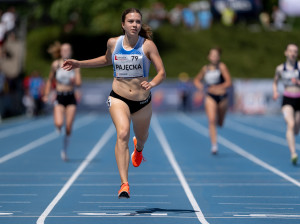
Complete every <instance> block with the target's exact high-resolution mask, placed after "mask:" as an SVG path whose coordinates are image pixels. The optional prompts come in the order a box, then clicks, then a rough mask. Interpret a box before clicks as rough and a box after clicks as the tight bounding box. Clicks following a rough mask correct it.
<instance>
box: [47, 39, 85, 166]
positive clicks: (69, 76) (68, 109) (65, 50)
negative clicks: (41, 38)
mask: <svg viewBox="0 0 300 224" xmlns="http://www.w3.org/2000/svg"><path fill="white" fill-rule="evenodd" d="M71 54H72V48H71V45H70V44H68V43H65V44H62V45H61V47H60V55H61V58H60V59H57V60H55V61H54V62H53V63H52V65H51V70H50V73H49V78H48V80H47V82H46V87H45V95H44V101H45V102H48V96H49V93H50V91H51V84H52V81H53V80H55V81H56V82H55V83H56V100H55V101H54V124H55V126H56V128H57V131H58V132H59V133H60V131H61V128H62V126H63V123H64V119H65V123H66V133H65V136H64V141H63V148H62V150H61V158H62V159H63V160H64V161H67V160H68V158H67V148H68V144H69V140H70V135H71V132H72V125H73V121H74V118H75V113H76V102H77V100H79V97H80V96H79V95H80V94H79V92H78V91H76V93H75V88H77V87H79V86H80V85H81V76H80V70H79V68H76V69H74V70H73V71H66V70H64V69H62V68H61V66H62V64H63V62H64V60H66V59H68V58H70V57H71ZM75 96H76V97H75ZM76 99H77V100H76Z"/></svg>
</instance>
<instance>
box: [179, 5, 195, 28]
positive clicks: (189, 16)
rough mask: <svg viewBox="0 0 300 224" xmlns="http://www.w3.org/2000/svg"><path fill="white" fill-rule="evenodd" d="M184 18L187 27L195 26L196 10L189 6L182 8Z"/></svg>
mask: <svg viewBox="0 0 300 224" xmlns="http://www.w3.org/2000/svg"><path fill="white" fill-rule="evenodd" d="M182 18H183V23H184V25H185V26H186V27H188V28H193V27H195V25H196V18H195V15H194V12H193V11H192V10H191V9H190V8H189V7H185V8H184V9H183V10H182Z"/></svg>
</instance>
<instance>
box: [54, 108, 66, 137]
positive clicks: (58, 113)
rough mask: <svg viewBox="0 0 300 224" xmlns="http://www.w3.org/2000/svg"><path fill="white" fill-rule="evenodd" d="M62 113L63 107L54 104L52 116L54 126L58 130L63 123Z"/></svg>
mask: <svg viewBox="0 0 300 224" xmlns="http://www.w3.org/2000/svg"><path fill="white" fill-rule="evenodd" d="M64 113H65V107H64V106H63V105H60V104H57V105H55V106H54V112H53V118H54V124H55V126H56V128H57V129H58V130H59V131H60V130H61V127H62V126H63V124H64Z"/></svg>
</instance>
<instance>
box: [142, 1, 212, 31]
mask: <svg viewBox="0 0 300 224" xmlns="http://www.w3.org/2000/svg"><path fill="white" fill-rule="evenodd" d="M143 15H144V19H145V20H146V23H148V24H149V25H150V26H151V28H152V29H153V30H155V29H158V28H159V27H160V26H161V25H163V24H164V23H170V24H172V25H173V26H179V25H184V26H185V27H187V28H189V29H208V28H209V27H210V26H211V24H212V20H213V17H212V13H211V8H210V3H209V2H208V1H197V2H193V3H190V4H189V5H182V4H176V5H175V7H174V8H173V9H171V10H170V11H167V10H166V9H165V6H164V4H163V3H161V2H156V3H154V4H153V5H152V7H151V8H150V9H144V10H143Z"/></svg>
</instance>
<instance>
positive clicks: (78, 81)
mask: <svg viewBox="0 0 300 224" xmlns="http://www.w3.org/2000/svg"><path fill="white" fill-rule="evenodd" d="M81 83H82V81H81V73H80V68H75V80H74V84H75V86H77V87H79V86H81Z"/></svg>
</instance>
